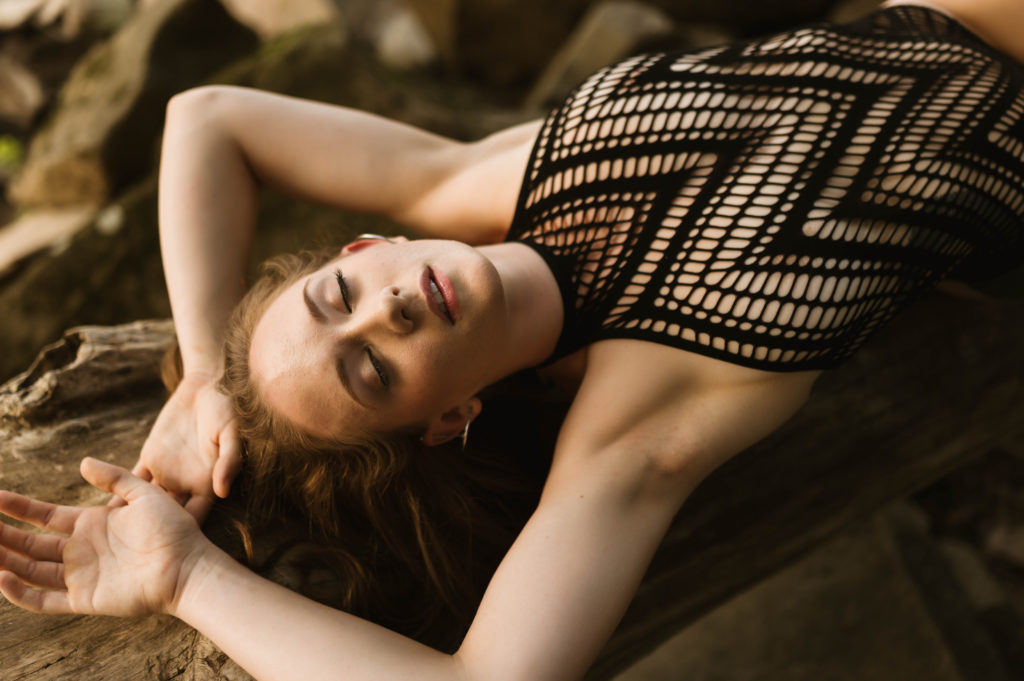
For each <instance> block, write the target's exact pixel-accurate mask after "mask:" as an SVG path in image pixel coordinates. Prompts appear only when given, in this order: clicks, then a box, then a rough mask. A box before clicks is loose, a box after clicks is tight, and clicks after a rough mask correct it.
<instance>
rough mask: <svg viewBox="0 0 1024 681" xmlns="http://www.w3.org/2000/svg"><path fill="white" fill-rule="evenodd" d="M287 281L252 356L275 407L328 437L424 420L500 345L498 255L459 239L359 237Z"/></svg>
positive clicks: (474, 387) (467, 392)
mask: <svg viewBox="0 0 1024 681" xmlns="http://www.w3.org/2000/svg"><path fill="white" fill-rule="evenodd" d="M342 253H343V256H342V257H339V258H338V259H336V260H334V261H332V262H331V263H329V264H327V265H326V266H324V267H322V268H321V269H319V270H317V271H315V272H313V273H312V274H310V275H307V276H304V277H302V278H301V279H299V280H298V281H297V282H295V283H294V284H292V285H291V286H289V287H287V288H286V289H284V290H283V291H282V292H281V293H280V294H279V295H278V297H277V298H276V299H274V300H273V301H272V302H271V303H270V305H269V307H268V308H267V310H266V312H265V313H264V314H263V317H262V318H261V319H260V320H259V322H258V323H257V325H256V328H255V330H254V332H253V337H252V344H251V346H250V352H249V366H250V371H251V372H252V378H253V380H254V382H255V385H256V388H257V390H259V391H260V392H261V393H262V394H263V396H264V398H265V399H266V400H267V402H268V404H269V406H270V408H271V409H273V410H275V411H277V412H278V413H279V414H280V415H282V416H283V417H284V418H286V419H288V420H289V421H291V422H292V423H293V424H295V425H296V426H298V427H299V428H301V429H303V430H305V431H306V432H308V433H311V434H313V435H317V436H321V437H332V436H333V437H344V436H345V435H346V434H348V435H354V434H373V433H383V432H391V431H394V430H396V429H399V428H403V427H406V426H416V427H422V428H424V429H425V428H426V427H427V426H428V425H429V424H431V423H432V422H433V421H436V420H437V419H440V418H441V415H442V414H444V413H446V412H449V411H450V410H451V409H453V408H455V407H458V406H459V405H460V404H462V403H464V402H465V401H466V400H467V399H469V398H472V396H473V395H474V394H475V393H476V391H478V390H479V389H480V388H482V387H484V386H485V385H486V384H487V383H489V382H490V381H493V380H496V379H497V378H499V376H492V375H491V374H492V373H493V367H494V365H495V364H497V362H496V360H497V358H498V355H497V354H496V353H501V352H504V347H503V345H502V339H503V338H505V337H506V327H507V319H506V313H505V300H504V292H503V289H502V286H501V281H500V278H499V277H498V273H497V271H496V270H495V269H494V266H493V265H492V264H491V263H490V261H489V260H487V258H485V257H484V256H483V255H481V254H480V253H479V252H478V251H476V250H475V249H474V248H472V247H470V246H467V245H465V244H462V243H459V242H455V241H435V240H417V241H401V242H387V241H369V240H366V241H358V242H355V243H354V244H350V245H349V246H347V247H346V248H345V249H344V250H343V251H342Z"/></svg>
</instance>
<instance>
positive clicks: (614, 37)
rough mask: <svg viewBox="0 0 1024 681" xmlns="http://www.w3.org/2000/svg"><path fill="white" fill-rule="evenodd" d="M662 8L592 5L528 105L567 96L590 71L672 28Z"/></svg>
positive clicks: (615, 2)
mask: <svg viewBox="0 0 1024 681" xmlns="http://www.w3.org/2000/svg"><path fill="white" fill-rule="evenodd" d="M672 28H673V25H672V20H671V19H669V18H668V16H666V15H665V13H664V12H662V11H661V10H660V9H657V8H656V7H653V6H651V5H648V4H646V3H643V2H637V1H635V0H604V1H603V2H600V3H597V4H595V5H594V6H592V7H591V8H590V9H589V10H588V11H587V13H586V14H585V15H584V17H583V19H582V20H581V21H580V23H579V26H577V27H576V29H575V30H574V31H573V32H572V34H571V35H570V36H569V38H568V39H567V40H566V41H565V44H564V45H563V46H562V48H561V49H560V50H559V51H558V53H557V54H556V55H555V56H554V58H553V59H552V60H551V62H550V63H549V64H548V65H547V68H546V69H544V73H543V74H542V75H541V77H540V78H539V79H538V80H537V83H536V84H535V85H534V86H533V89H532V90H530V94H529V95H527V97H526V101H525V102H524V106H525V107H526V108H528V109H537V108H540V107H541V106H542V105H544V104H547V103H552V102H554V101H555V100H558V99H561V98H563V97H565V95H567V94H569V92H570V91H571V90H572V89H573V88H574V87H576V86H577V85H579V84H580V83H581V82H582V81H583V80H584V79H585V78H587V77H588V76H589V75H590V74H592V73H593V72H595V71H597V70H598V69H600V68H601V67H603V66H606V65H608V64H613V63H615V62H617V61H619V60H621V59H623V58H624V57H627V56H629V55H631V54H633V53H634V52H635V51H636V48H637V46H638V45H640V43H642V42H643V41H645V40H650V39H651V38H656V37H658V36H662V35H666V34H668V33H670V32H671V31H672Z"/></svg>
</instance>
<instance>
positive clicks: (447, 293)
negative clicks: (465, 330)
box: [420, 267, 459, 325]
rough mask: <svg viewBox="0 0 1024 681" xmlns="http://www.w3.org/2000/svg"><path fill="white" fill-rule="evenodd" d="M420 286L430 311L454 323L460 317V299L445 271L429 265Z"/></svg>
mask: <svg viewBox="0 0 1024 681" xmlns="http://www.w3.org/2000/svg"><path fill="white" fill-rule="evenodd" d="M420 288H421V289H422V290H423V295H424V296H425V297H426V299H427V306H428V307H429V308H430V311H431V312H433V313H434V314H436V315H437V316H438V317H440V318H441V319H442V320H444V321H446V322H448V323H449V324H453V325H454V324H455V322H456V320H458V318H459V301H458V298H457V297H456V296H455V288H454V287H453V286H452V282H451V280H449V279H448V277H446V276H445V275H444V273H443V272H440V271H438V270H435V269H433V268H431V267H428V268H427V269H426V270H424V271H423V276H422V277H420Z"/></svg>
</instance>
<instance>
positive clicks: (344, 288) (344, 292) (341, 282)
mask: <svg viewBox="0 0 1024 681" xmlns="http://www.w3.org/2000/svg"><path fill="white" fill-rule="evenodd" d="M334 278H335V279H336V280H337V281H338V289H340V290H341V299H342V301H344V303H345V309H346V310H347V311H348V313H349V314H352V303H351V302H349V292H348V284H346V283H345V277H344V276H343V275H342V274H341V270H340V269H337V270H334Z"/></svg>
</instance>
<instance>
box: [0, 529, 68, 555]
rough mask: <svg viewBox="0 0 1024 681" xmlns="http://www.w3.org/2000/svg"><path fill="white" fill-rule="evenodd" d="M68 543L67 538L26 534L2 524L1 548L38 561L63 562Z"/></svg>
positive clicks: (0, 531) (32, 533) (0, 532)
mask: <svg viewBox="0 0 1024 681" xmlns="http://www.w3.org/2000/svg"><path fill="white" fill-rule="evenodd" d="M67 542H68V540H67V538H66V537H59V536H56V535H52V534H36V533H34V532H25V531H24V530H19V529H17V528H15V527H11V526H10V525H5V524H3V523H0V546H2V547H4V548H7V549H10V550H12V551H17V552H18V553H20V554H21V555H23V556H28V557H29V558H35V559H36V560H52V561H59V560H61V558H62V556H63V555H64V545H65V544H67Z"/></svg>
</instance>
